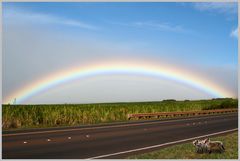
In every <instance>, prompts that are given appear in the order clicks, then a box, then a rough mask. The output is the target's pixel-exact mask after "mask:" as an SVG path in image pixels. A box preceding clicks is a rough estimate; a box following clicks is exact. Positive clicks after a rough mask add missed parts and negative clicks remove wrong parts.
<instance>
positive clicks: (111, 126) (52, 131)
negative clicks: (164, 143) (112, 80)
mask: <svg viewBox="0 0 240 161" xmlns="http://www.w3.org/2000/svg"><path fill="white" fill-rule="evenodd" d="M210 117H213V116H210ZM218 117H222V115H220V116H214V118H218ZM203 118H208V116H206V117H194V118H186V119H180V120H167V121H164V120H162V121H156V122H143V123H132V124H123V125H109V126H108V125H107V126H99V127H86V128H84V127H82V128H81V127H80V128H74V129H62V130H61V129H60V130H47V131H36V132H25V133H24V132H23V133H15V134H3V135H2V136H4V137H7V136H16V135H30V134H43V133H57V132H66V131H81V130H90V129H108V128H118V127H130V126H142V125H151V124H164V123H167V122H179V121H190V120H198V119H203ZM205 122H207V121H205Z"/></svg>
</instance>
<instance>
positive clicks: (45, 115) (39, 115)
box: [2, 98, 238, 130]
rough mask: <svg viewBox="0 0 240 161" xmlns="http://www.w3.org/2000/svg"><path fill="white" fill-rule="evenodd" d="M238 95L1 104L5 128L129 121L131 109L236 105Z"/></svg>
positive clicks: (179, 109)
mask: <svg viewBox="0 0 240 161" xmlns="http://www.w3.org/2000/svg"><path fill="white" fill-rule="evenodd" d="M237 105H238V100H237V99H231V98H226V99H212V100H195V101H189V100H185V101H175V100H164V101H160V102H133V103H102V104H59V105H58V104H56V105H55V104H49V105H44V104H43V105H2V125H3V126H2V128H3V130H7V129H20V128H46V127H61V126H79V125H92V124H99V123H109V122H118V121H128V118H127V114H130V113H156V112H183V111H193V110H206V109H208V110H209V109H216V108H217V109H225V108H237V107H238V106H237Z"/></svg>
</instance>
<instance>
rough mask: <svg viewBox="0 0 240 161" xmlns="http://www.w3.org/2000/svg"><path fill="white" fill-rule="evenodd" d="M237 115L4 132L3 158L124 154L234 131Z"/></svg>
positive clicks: (118, 156) (113, 155)
mask: <svg viewBox="0 0 240 161" xmlns="http://www.w3.org/2000/svg"><path fill="white" fill-rule="evenodd" d="M237 128H238V115H237V113H235V114H221V115H212V116H201V117H191V118H181V119H170V120H157V121H141V122H136V121H135V122H130V123H115V124H106V125H100V126H83V127H74V128H69V127H68V128H67V127H66V128H52V129H40V130H39V129H38V130H35V129H32V130H25V131H23V130H21V131H11V132H3V136H2V158H3V159H8V158H12V159H14V158H17V159H27V158H31V159H94V158H125V157H127V156H130V155H133V154H137V153H143V152H148V151H153V150H156V149H159V148H161V147H164V146H169V145H172V144H176V143H180V142H186V141H191V140H193V139H196V138H195V137H197V138H200V136H202V137H206V136H205V135H210V136H211V135H216V134H222V133H225V132H231V131H232V130H237Z"/></svg>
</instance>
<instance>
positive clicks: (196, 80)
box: [3, 62, 233, 103]
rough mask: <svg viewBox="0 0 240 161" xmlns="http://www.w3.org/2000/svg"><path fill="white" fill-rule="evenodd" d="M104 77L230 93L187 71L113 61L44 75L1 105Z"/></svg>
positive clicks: (163, 66)
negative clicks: (170, 82) (161, 81)
mask: <svg viewBox="0 0 240 161" xmlns="http://www.w3.org/2000/svg"><path fill="white" fill-rule="evenodd" d="M108 74H118V75H119V74H137V75H141V76H147V77H160V78H165V79H170V80H174V81H176V82H179V83H183V84H185V85H188V86H191V87H193V88H195V89H198V90H200V91H202V92H206V93H208V94H209V95H211V96H212V97H229V96H233V94H232V93H231V92H229V91H227V90H226V89H223V88H221V87H220V86H218V85H217V84H216V83H214V82H210V81H209V80H207V79H203V78H202V77H199V76H197V75H194V74H193V73H189V72H188V71H187V70H182V69H180V68H177V67H171V66H167V65H159V64H147V63H146V62H137V63H134V62H125V63H122V62H121V63H117V62H113V63H102V64H101V63H94V64H90V65H87V66H77V67H72V68H70V69H65V70H62V71H60V72H57V73H54V74H51V75H48V76H47V77H45V78H43V79H41V80H39V81H36V82H33V83H31V84H29V85H28V86H26V87H23V88H21V89H19V90H18V91H16V92H15V93H13V94H12V95H10V96H8V97H7V98H6V99H5V100H4V101H3V102H4V103H9V102H11V100H13V99H14V98H17V103H24V102H25V101H26V100H27V99H28V98H31V97H32V96H35V95H37V94H39V93H41V92H44V91H47V90H48V89H50V88H53V87H55V86H58V85H60V84H63V83H67V82H69V81H71V80H74V79H84V78H86V77H92V76H98V75H108Z"/></svg>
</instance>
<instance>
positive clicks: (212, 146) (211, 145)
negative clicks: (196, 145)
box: [204, 138, 225, 153]
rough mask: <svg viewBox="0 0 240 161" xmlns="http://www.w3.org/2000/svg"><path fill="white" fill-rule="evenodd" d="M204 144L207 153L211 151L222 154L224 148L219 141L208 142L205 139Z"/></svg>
mask: <svg viewBox="0 0 240 161" xmlns="http://www.w3.org/2000/svg"><path fill="white" fill-rule="evenodd" d="M204 144H205V145H206V149H207V152H208V153H212V152H213V151H216V152H220V153H222V152H224V151H225V148H224V145H223V143H222V142H221V141H210V139H209V138H208V139H206V140H205V142H204Z"/></svg>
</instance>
